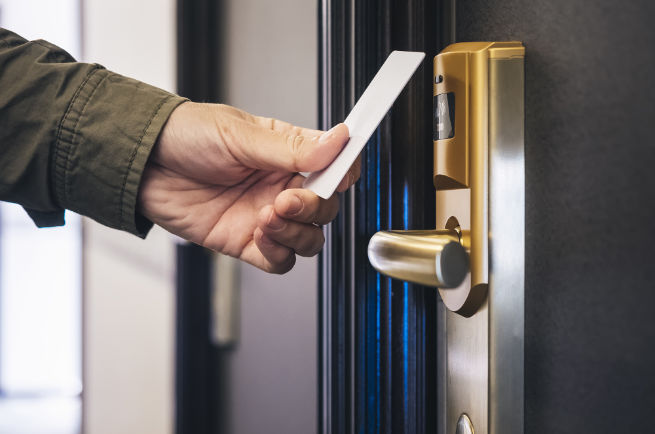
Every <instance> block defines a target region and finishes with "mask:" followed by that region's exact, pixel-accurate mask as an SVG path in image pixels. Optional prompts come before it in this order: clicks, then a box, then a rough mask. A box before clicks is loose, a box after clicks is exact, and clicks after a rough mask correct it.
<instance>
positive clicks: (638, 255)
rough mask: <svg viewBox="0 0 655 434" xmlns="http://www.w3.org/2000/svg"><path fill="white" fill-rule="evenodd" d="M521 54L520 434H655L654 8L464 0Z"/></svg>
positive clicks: (468, 25) (467, 11)
mask: <svg viewBox="0 0 655 434" xmlns="http://www.w3.org/2000/svg"><path fill="white" fill-rule="evenodd" d="M456 16H457V19H456V35H457V40H458V41H471V40H512V39H514V40H520V41H523V42H524V44H525V46H526V64H525V85H526V88H525V95H526V101H525V114H526V118H525V158H526V270H525V272H526V274H525V275H526V282H525V284H526V286H525V291H526V293H525V432H526V433H560V432H561V433H583V432H588V433H592V432H593V433H619V432H620V433H629V432H652V431H653V428H652V423H651V421H650V413H651V411H652V409H653V408H654V407H655V398H653V392H654V391H655V375H653V372H652V368H653V366H655V346H654V345H653V342H655V319H654V318H653V313H652V306H653V304H654V303H655V292H654V291H653V289H654V288H655V285H654V284H653V283H652V281H651V279H650V278H649V276H648V273H649V270H650V269H651V268H652V266H653V264H654V263H655V254H654V253H653V248H652V246H653V241H655V225H654V222H655V201H654V199H653V192H654V190H655V180H654V179H653V164H655V140H654V139H653V137H654V136H655V127H654V124H653V119H655V87H654V86H653V85H652V84H651V83H650V82H651V81H652V77H653V76H654V75H655V55H654V54H653V53H654V51H653V46H654V43H655V31H654V30H653V19H654V18H655V6H654V4H653V3H652V2H649V1H645V0H638V1H632V2H617V1H608V0H600V1H593V2H591V1H582V0H556V1H549V2H528V1H511V0H496V1H477V0H475V1H467V2H458V3H457V14H456Z"/></svg>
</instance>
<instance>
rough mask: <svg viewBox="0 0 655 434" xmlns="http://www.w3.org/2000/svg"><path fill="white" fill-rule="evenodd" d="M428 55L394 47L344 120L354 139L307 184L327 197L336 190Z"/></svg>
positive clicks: (313, 174) (307, 187) (311, 175)
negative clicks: (395, 49) (397, 49)
mask: <svg viewBox="0 0 655 434" xmlns="http://www.w3.org/2000/svg"><path fill="white" fill-rule="evenodd" d="M424 57H425V53H420V52H414V51H393V52H392V53H391V54H390V55H389V57H387V60H386V61H385V62H384V64H383V65H382V67H381V68H380V70H379V71H378V73H377V74H375V77H373V80H371V83H370V84H369V85H368V87H367V88H366V90H365V91H364V93H363V94H362V96H361V97H360V98H359V101H357V104H355V107H353V109H352V111H351V112H350V114H349V115H348V117H347V118H346V120H345V121H344V123H345V124H346V125H347V126H348V130H349V133H350V140H348V143H346V145H345V146H344V148H343V149H342V150H341V152H340V153H339V155H338V156H337V158H335V159H334V161H333V162H332V163H331V164H330V165H329V166H328V167H326V168H325V169H323V170H321V171H318V172H312V173H310V174H309V176H308V177H307V179H306V180H305V182H304V184H303V187H304V188H306V189H309V190H311V191H313V192H314V193H316V194H317V195H319V196H320V197H322V198H323V199H327V198H329V197H330V196H332V194H334V190H336V189H337V187H338V186H339V183H340V182H341V180H342V179H343V177H344V176H346V173H348V169H350V166H351V165H352V164H353V163H354V162H355V159H357V156H358V155H359V153H360V152H361V151H362V149H364V146H365V145H366V142H368V139H370V138H371V135H373V132H374V131H375V129H376V128H377V127H378V125H379V124H380V122H382V119H383V118H384V115H386V114H387V112H388V111H389V109H390V108H391V106H392V105H393V102H394V101H395V100H396V98H398V95H400V92H401V91H402V90H403V88H404V87H405V85H407V82H408V81H409V79H410V78H411V77H412V75H414V72H415V71H416V69H417V68H418V66H419V65H420V64H421V61H422V60H423V58H424Z"/></svg>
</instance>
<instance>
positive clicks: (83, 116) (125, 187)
mask: <svg viewBox="0 0 655 434" xmlns="http://www.w3.org/2000/svg"><path fill="white" fill-rule="evenodd" d="M184 101H186V99H185V98H182V97H179V96H177V95H173V94H171V93H169V92H166V91H164V90H161V89H158V88H156V87H153V86H150V85H147V84H145V83H142V82H139V81H137V80H133V79H130V78H127V77H123V76H121V75H119V74H116V73H113V72H110V71H107V70H105V69H101V68H98V69H94V70H93V71H91V72H90V73H89V75H87V77H86V79H85V80H84V81H83V82H82V83H81V84H80V86H79V88H78V89H77V91H76V92H75V95H74V97H73V99H72V100H71V103H70V104H69V107H68V110H67V111H66V114H65V115H64V117H63V118H62V120H61V123H60V125H59V129H58V131H57V140H56V143H55V149H54V152H53V153H52V168H53V170H52V172H51V173H52V174H53V177H54V180H53V184H54V187H55V188H54V190H55V198H56V200H57V202H58V204H59V205H60V206H61V207H62V208H66V209H70V210H72V211H75V212H77V213H79V214H82V215H86V216H88V217H91V218H93V219H94V220H96V221H98V222H99V223H101V224H103V225H106V226H109V227H113V228H117V229H121V230H124V231H128V232H131V233H133V234H135V235H138V236H141V237H145V235H146V234H147V232H148V231H149V230H150V228H151V227H152V223H151V222H149V221H148V220H147V219H145V218H144V217H143V216H141V215H140V214H139V213H138V211H137V194H138V190H139V184H140V182H141V174H142V173H143V170H144V168H145V165H146V161H147V160H148V157H149V156H150V152H151V151H152V147H153V146H154V144H155V142H156V141H157V137H158V136H159V133H160V132H161V130H162V128H163V127H164V124H165V123H166V121H167V120H168V117H169V116H170V114H171V112H172V111H173V110H174V109H175V108H176V107H177V106H178V105H179V104H181V103H182V102H184Z"/></svg>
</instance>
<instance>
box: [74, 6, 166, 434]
mask: <svg viewBox="0 0 655 434" xmlns="http://www.w3.org/2000/svg"><path fill="white" fill-rule="evenodd" d="M82 39H83V47H82V51H83V60H84V61H88V62H97V63H100V64H102V65H103V66H105V67H107V68H108V69H110V70H112V71H115V72H118V73H120V74H123V75H127V76H130V77H133V78H136V79H139V80H142V81H145V82H148V83H150V84H153V85H155V86H158V87H161V88H163V89H166V90H170V91H173V90H174V89H175V61H176V60H175V1H174V0H139V1H131V0H112V1H106V0H83V38H82ZM174 267H175V255H174V241H173V239H172V238H171V237H170V236H169V235H168V234H166V233H165V232H164V231H163V230H161V229H158V228H155V229H154V230H153V231H152V232H151V233H150V235H149V236H148V238H147V239H146V240H145V241H143V240H140V239H138V238H137V237H134V236H132V235H129V234H125V233H121V232H118V231H114V230H111V229H107V228H104V227H102V226H100V225H98V224H97V223H95V222H92V221H90V220H88V219H85V221H84V308H85V316H84V324H85V335H84V368H85V372H84V426H85V433H86V434H115V433H121V434H131V433H134V434H142V433H148V434H166V433H172V432H173V410H174V402H173V392H174V389H173V387H174V300H175V294H174V276H175V268H174Z"/></svg>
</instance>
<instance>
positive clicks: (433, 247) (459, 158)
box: [368, 42, 525, 317]
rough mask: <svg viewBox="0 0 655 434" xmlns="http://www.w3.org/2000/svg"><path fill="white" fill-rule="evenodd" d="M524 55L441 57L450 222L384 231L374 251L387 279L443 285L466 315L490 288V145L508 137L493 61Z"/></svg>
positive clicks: (465, 47)
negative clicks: (499, 120)
mask: <svg viewBox="0 0 655 434" xmlns="http://www.w3.org/2000/svg"><path fill="white" fill-rule="evenodd" d="M524 51H525V49H524V47H523V45H522V44H521V43H520V42H468V43H459V44H453V45H451V46H449V47H447V48H446V49H445V50H443V51H442V52H441V53H440V54H439V55H438V56H436V57H435V58H434V85H433V135H434V137H433V146H434V179H433V182H434V186H435V188H436V195H437V200H436V206H437V213H438V214H440V215H444V216H447V217H446V221H445V222H437V230H433V231H381V232H378V233H376V234H375V235H374V236H373V237H372V238H371V240H370V242H369V246H368V256H369V260H370V262H371V265H373V267H374V268H375V269H376V270H378V271H379V272H380V273H382V274H385V275H387V276H390V277H394V278H397V279H402V280H406V281H410V282H414V283H418V284H422V285H427V286H436V287H438V288H439V291H440V293H441V297H442V299H443V302H444V304H445V305H446V306H447V307H448V308H449V309H450V310H451V311H453V312H456V313H458V314H460V315H462V316H465V317H468V316H471V315H473V314H474V313H475V312H476V311H477V310H478V308H479V307H480V306H481V304H482V303H483V301H484V300H485V298H486V294H487V289H488V284H489V252H488V250H489V222H488V220H489V218H488V216H489V206H488V203H489V185H488V183H489V167H488V162H489V158H488V153H489V141H490V140H494V138H495V136H497V135H498V134H502V133H503V131H498V130H497V127H498V125H496V124H495V123H494V117H497V116H498V113H494V111H495V110H496V111H497V110H499V109H505V108H501V107H498V106H497V103H496V102H495V101H494V95H491V96H490V92H491V93H493V92H498V91H501V92H502V89H497V88H494V87H490V81H489V62H490V60H491V61H493V60H503V59H522V58H523V56H524ZM510 110H511V108H510ZM494 128H496V130H494ZM467 253H468V258H467ZM464 269H466V271H463V270H464Z"/></svg>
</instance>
